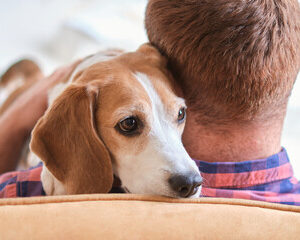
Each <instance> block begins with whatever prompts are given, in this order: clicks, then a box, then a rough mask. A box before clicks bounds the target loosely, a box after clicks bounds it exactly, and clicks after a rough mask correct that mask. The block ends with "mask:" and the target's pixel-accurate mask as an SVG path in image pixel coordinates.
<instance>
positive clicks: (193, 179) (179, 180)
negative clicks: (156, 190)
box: [169, 173, 202, 198]
mask: <svg viewBox="0 0 300 240" xmlns="http://www.w3.org/2000/svg"><path fill="white" fill-rule="evenodd" d="M169 183H170V185H171V188H172V189H173V190H174V191H175V192H177V193H178V195H179V196H180V197H184V198H187V197H189V196H191V195H194V194H195V193H196V192H197V190H198V188H199V186H200V185H201V183H202V177H201V176H200V175H199V174H195V173H190V174H186V175H173V176H171V177H170V178H169Z"/></svg>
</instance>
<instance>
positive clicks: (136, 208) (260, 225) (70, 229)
mask: <svg viewBox="0 0 300 240" xmlns="http://www.w3.org/2000/svg"><path fill="white" fill-rule="evenodd" d="M0 239H1V240H2V239H51V240H56V239H130V240H132V239H172V240H175V239H242V240H244V239H272V240H275V239H280V240H283V239H289V240H290V239H300V207H294V206H287V205H280V204H272V203H264V202H257V201H248V200H238V199H224V198H218V199H217V198H200V199H194V200H193V199H170V198H163V197H156V196H145V195H133V194H93V195H76V196H75V195H73V196H59V197H33V198H15V199H2V200H0Z"/></svg>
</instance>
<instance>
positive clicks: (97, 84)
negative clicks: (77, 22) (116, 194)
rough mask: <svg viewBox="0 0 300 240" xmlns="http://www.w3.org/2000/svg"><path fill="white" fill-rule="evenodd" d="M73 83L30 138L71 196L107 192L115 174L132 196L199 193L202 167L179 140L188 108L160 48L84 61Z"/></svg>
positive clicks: (53, 104) (185, 195)
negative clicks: (177, 90)
mask: <svg viewBox="0 0 300 240" xmlns="http://www.w3.org/2000/svg"><path fill="white" fill-rule="evenodd" d="M96 58H97V56H96ZM94 59H95V56H94ZM71 81H72V82H71V83H70V84H69V85H68V86H67V87H66V89H65V90H64V91H63V92H62V93H61V94H60V95H59V96H58V97H57V98H56V99H55V100H54V101H53V103H52V104H51V106H50V107H49V109H48V110H47V112H46V114H45V115H44V116H43V117H42V118H41V119H40V120H39V122H38V124H37V125H36V127H35V129H34V131H33V134H32V142H31V149H32V151H33V152H34V153H35V154H36V155H37V156H38V157H39V158H40V159H41V160H42V161H43V162H44V164H45V166H46V167H47V169H48V170H49V171H50V172H51V173H52V175H53V176H54V177H55V178H56V179H57V180H58V181H60V182H61V183H62V185H63V187H64V189H65V191H66V193H68V194H76V193H105V192H108V191H109V190H110V189H111V187H112V183H113V174H115V175H116V176H118V177H119V178H120V179H121V182H122V186H123V187H124V189H126V190H127V191H128V192H131V193H142V194H158V195H165V196H171V197H191V196H198V195H199V193H200V187H199V186H200V184H201V177H200V174H199V170H198V168H197V166H196V164H195V163H194V161H193V160H192V159H191V158H190V157H189V155H188V154H187V152H186V151H185V149H184V147H183V145H182V142H181V134H182V132H183V129H184V124H185V109H186V106H185V103H184V100H183V99H182V98H179V97H177V96H176V95H175V93H174V86H173V84H172V77H171V75H170V73H169V72H168V71H167V70H166V60H165V59H164V58H163V57H162V56H161V55H160V54H159V53H158V52H157V50H156V49H154V48H153V47H151V46H150V45H143V46H142V47H140V48H139V49H138V50H137V51H136V52H133V53H126V54H121V55H119V56H117V57H114V58H112V59H110V60H105V61H101V62H97V63H93V61H91V60H90V64H86V63H84V62H83V63H81V66H80V65H79V66H78V68H77V71H75V73H74V74H73V76H72V79H71Z"/></svg>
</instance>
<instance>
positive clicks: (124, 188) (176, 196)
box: [122, 186, 202, 198]
mask: <svg viewBox="0 0 300 240" xmlns="http://www.w3.org/2000/svg"><path fill="white" fill-rule="evenodd" d="M122 188H123V190H124V191H125V193H136V194H139V193H137V192H131V191H130V190H129V189H128V188H127V187H125V186H122ZM201 188H202V187H201V186H200V187H199V188H198V189H197V191H195V193H194V194H192V195H191V196H189V197H187V198H199V197H200V195H201ZM143 194H146V193H143ZM149 194H150V193H149ZM155 195H158V196H164V197H170V198H182V197H180V196H179V195H177V194H175V193H167V194H166V193H161V194H159V193H158V194H155Z"/></svg>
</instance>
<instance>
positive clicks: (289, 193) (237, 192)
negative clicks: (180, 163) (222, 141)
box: [195, 149, 300, 206]
mask: <svg viewBox="0 0 300 240" xmlns="http://www.w3.org/2000/svg"><path fill="white" fill-rule="evenodd" d="M195 161H196V163H197V165H198V167H199V170H200V172H201V175H202V177H203V179H204V181H203V185H202V196H204V197H224V198H240V199H250V200H259V201H266V202H273V203H283V204H289V205H298V206H300V182H299V181H298V180H297V179H296V178H295V177H294V175H293V168H292V166H291V164H290V162H289V158H288V155H287V153H286V150H285V149H282V151H281V152H279V153H278V154H275V155H272V156H271V157H268V158H266V159H259V160H253V161H245V162H217V163H208V162H203V161H199V160H195Z"/></svg>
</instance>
